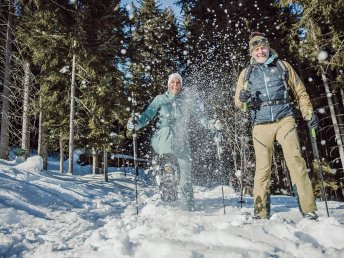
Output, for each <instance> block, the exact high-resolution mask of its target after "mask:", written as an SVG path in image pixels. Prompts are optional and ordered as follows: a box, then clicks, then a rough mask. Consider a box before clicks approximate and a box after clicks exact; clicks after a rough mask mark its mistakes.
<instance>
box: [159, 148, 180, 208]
mask: <svg viewBox="0 0 344 258" xmlns="http://www.w3.org/2000/svg"><path fill="white" fill-rule="evenodd" d="M159 163H160V166H159V167H160V169H159V172H158V174H157V178H156V179H157V183H158V186H159V189H160V194H161V200H163V201H166V202H174V201H176V200H177V198H178V184H179V179H180V172H179V166H178V161H177V159H176V158H175V157H174V156H173V155H172V154H163V155H161V156H160V157H159Z"/></svg>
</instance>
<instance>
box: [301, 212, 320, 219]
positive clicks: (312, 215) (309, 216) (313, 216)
mask: <svg viewBox="0 0 344 258" xmlns="http://www.w3.org/2000/svg"><path fill="white" fill-rule="evenodd" d="M303 217H304V218H305V219H309V220H317V219H318V218H319V216H318V215H317V214H316V213H315V212H314V211H312V212H307V213H305V214H303Z"/></svg>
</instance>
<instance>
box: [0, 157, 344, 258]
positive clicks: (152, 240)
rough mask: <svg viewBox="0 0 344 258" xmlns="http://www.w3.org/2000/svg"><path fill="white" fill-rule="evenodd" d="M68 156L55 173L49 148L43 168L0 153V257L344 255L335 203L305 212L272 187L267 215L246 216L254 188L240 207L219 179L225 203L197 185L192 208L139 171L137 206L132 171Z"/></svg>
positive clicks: (341, 214) (341, 209) (343, 218)
mask: <svg viewBox="0 0 344 258" xmlns="http://www.w3.org/2000/svg"><path fill="white" fill-rule="evenodd" d="M76 155H78V153H76ZM65 165H66V166H67V165H68V160H67V161H66V162H65ZM74 165H75V166H74V168H75V172H76V173H75V175H73V176H71V175H66V174H61V173H58V160H57V159H55V158H53V157H49V167H48V170H45V171H42V167H43V161H42V158H40V157H38V156H33V157H30V158H29V159H28V160H27V161H26V162H24V163H19V162H16V161H5V160H0V185H1V187H0V257H23V258H26V257H35V258H40V257H44V258H62V257H63V258H64V257H74V258H75V257H82V258H91V257H94V258H96V257H102V258H130V257H134V258H175V257H178V258H184V257H185V258H224V257H231V258H244V257H245V258H272V257H274V258H277V257H278V258H295V257H297V258H298V257H300V258H309V257H312V258H323V257H325V258H343V257H344V205H343V203H342V202H335V201H330V202H329V203H328V204H329V210H330V217H327V216H326V210H325V207H324V206H325V205H324V203H323V202H321V201H319V200H317V206H318V214H319V215H320V218H319V220H318V221H311V220H307V219H303V218H302V216H301V214H300V213H299V211H298V206H297V202H296V199H295V198H294V197H290V196H272V216H271V218H270V219H269V220H253V219H252V217H251V214H252V212H253V203H252V201H253V200H252V197H250V196H244V200H245V203H243V207H242V208H240V205H239V202H238V200H239V199H240V198H239V196H238V194H236V193H235V192H234V191H233V189H231V188H230V187H228V186H224V197H225V209H224V207H223V205H222V188H221V186H220V185H218V186H213V187H204V186H194V192H195V204H196V209H195V211H193V212H189V211H183V210H181V209H180V208H179V206H178V203H165V202H162V201H161V199H160V196H159V191H158V189H157V187H156V185H155V184H154V180H152V178H151V177H150V176H149V175H150V172H149V171H145V172H142V173H143V174H142V173H141V176H140V178H139V179H138V205H136V202H135V180H134V178H133V176H132V175H131V174H127V175H126V176H125V174H124V173H123V172H121V171H120V170H118V169H117V168H110V174H109V182H105V181H104V178H103V177H104V176H103V175H91V174H90V171H91V168H90V167H81V166H79V165H78V164H77V163H75V164H74ZM87 171H88V172H87ZM137 208H138V211H139V213H138V214H137V213H136V211H137ZM224 211H225V212H226V213H224Z"/></svg>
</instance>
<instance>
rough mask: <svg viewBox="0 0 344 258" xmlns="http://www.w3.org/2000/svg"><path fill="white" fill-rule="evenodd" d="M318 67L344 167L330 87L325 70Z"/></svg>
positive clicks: (343, 155)
mask: <svg viewBox="0 0 344 258" xmlns="http://www.w3.org/2000/svg"><path fill="white" fill-rule="evenodd" d="M320 69H321V78H322V80H323V82H324V86H325V92H326V96H327V102H328V106H329V108H330V113H331V118H332V123H333V129H334V133H335V136H336V143H337V145H338V149H339V156H340V161H341V163H342V169H343V167H344V149H343V142H342V138H341V136H340V131H339V126H338V122H337V117H336V113H335V111H334V107H333V102H332V97H331V96H332V94H331V92H330V87H329V85H328V83H327V78H326V75H325V71H324V69H323V67H322V66H321V65H320Z"/></svg>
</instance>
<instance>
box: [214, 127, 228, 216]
mask: <svg viewBox="0 0 344 258" xmlns="http://www.w3.org/2000/svg"><path fill="white" fill-rule="evenodd" d="M214 140H215V142H216V148H217V158H218V160H219V171H220V172H221V171H222V162H221V145H220V142H221V140H222V133H221V131H219V130H216V134H215V137H214ZM221 177H222V174H221ZM221 187H222V204H223V214H226V206H225V194H224V191H223V179H221Z"/></svg>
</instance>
